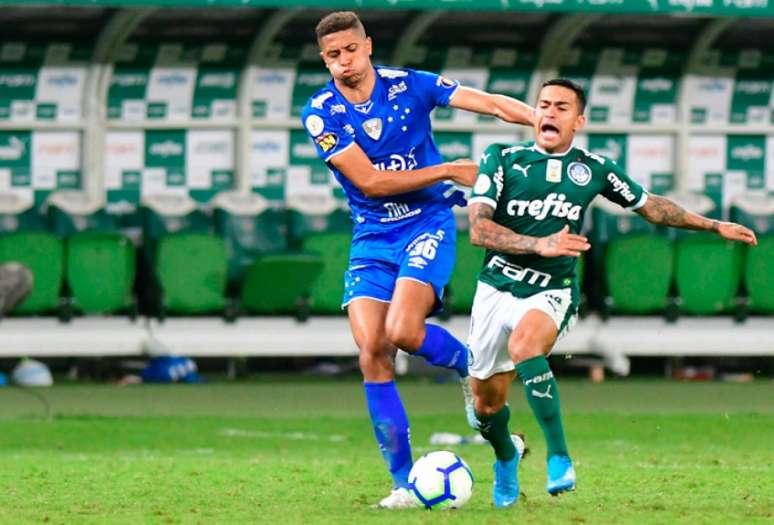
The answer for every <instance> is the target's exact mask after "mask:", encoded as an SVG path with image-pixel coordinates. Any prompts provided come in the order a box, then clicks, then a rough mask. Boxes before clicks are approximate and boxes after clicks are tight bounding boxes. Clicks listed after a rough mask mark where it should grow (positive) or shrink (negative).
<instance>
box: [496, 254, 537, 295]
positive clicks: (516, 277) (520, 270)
mask: <svg viewBox="0 0 774 525" xmlns="http://www.w3.org/2000/svg"><path fill="white" fill-rule="evenodd" d="M486 267H487V268H490V269H493V270H500V273H502V274H503V275H504V276H506V277H507V278H508V279H511V280H513V281H517V282H524V281H526V282H527V283H528V284H531V285H533V286H534V285H537V286H539V287H540V288H545V287H546V286H548V283H549V282H551V274H550V273H545V272H540V271H538V270H535V269H532V268H526V267H523V266H519V265H518V264H513V263H509V262H508V261H506V260H505V259H503V258H502V257H500V256H499V255H495V256H494V257H492V258H491V259H490V260H489V262H488V263H487V265H486Z"/></svg>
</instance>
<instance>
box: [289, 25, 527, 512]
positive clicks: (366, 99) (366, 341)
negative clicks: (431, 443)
mask: <svg viewBox="0 0 774 525" xmlns="http://www.w3.org/2000/svg"><path fill="white" fill-rule="evenodd" d="M316 36H317V42H318V44H319V46H320V56H321V57H322V60H323V62H325V66H326V67H327V68H328V70H329V71H330V73H331V76H332V77H333V79H332V80H331V81H330V82H328V84H327V85H326V86H325V87H324V88H323V89H321V90H320V91H318V92H317V93H315V95H314V96H312V97H311V98H310V99H309V101H308V102H307V104H306V106H305V107H304V110H303V112H302V115H301V120H302V123H303V126H304V128H305V129H306V131H307V133H308V134H309V136H310V138H311V139H312V141H313V142H314V144H315V147H316V149H317V153H318V155H319V156H320V158H322V159H323V160H324V161H325V162H326V163H327V165H328V167H329V168H330V169H331V170H332V171H333V174H334V176H335V177H336V179H337V180H338V181H339V183H340V184H341V185H342V187H343V188H344V191H345V193H346V194H347V198H348V201H349V205H350V208H351V209H352V218H353V221H354V223H355V225H354V230H353V237H352V247H351V250H350V260H349V268H348V269H347V270H346V272H345V275H344V280H345V288H344V298H343V301H342V306H343V307H346V308H347V313H348V315H349V321H350V326H351V329H352V335H353V337H354V339H355V342H356V344H357V346H358V348H359V350H360V369H361V371H362V373H363V378H364V387H365V396H366V400H367V403H368V411H369V414H370V417H371V421H372V423H373V428H374V433H375V436H376V440H377V441H378V443H379V447H380V449H381V451H382V454H383V455H384V458H385V461H386V463H387V466H388V468H389V471H390V474H391V475H392V478H393V490H392V491H391V493H390V494H389V495H388V496H387V497H385V498H384V499H382V500H381V502H379V506H380V507H383V508H402V507H409V506H414V505H415V503H414V500H413V498H412V497H411V495H410V493H409V491H408V490H407V487H408V473H409V471H410V470H411V466H412V457H411V446H410V443H409V425H408V419H407V417H406V411H405V409H404V407H403V403H402V401H401V399H400V396H399V394H398V390H397V389H396V387H395V382H394V370H393V360H394V357H395V352H396V348H400V349H402V350H404V351H407V352H410V353H412V354H415V355H418V356H421V357H423V358H424V359H426V360H427V361H428V362H429V363H431V364H433V365H438V366H444V367H447V368H451V369H455V370H457V371H458V372H459V374H460V377H461V378H462V381H463V391H464V392H465V393H466V394H467V395H466V405H467V406H466V413H467V414H468V417H469V422H471V423H472V424H474V423H475V420H472V421H471V419H470V418H474V417H475V415H474V414H473V407H472V396H471V395H470V391H469V388H470V387H469V384H468V383H466V379H467V376H468V362H467V356H468V352H467V348H466V347H465V345H464V344H463V343H461V342H460V341H458V340H457V339H456V338H455V337H454V336H452V335H451V334H450V333H449V332H448V331H446V330H445V329H444V328H442V327H440V326H438V325H433V324H426V323H425V319H426V318H427V317H428V316H429V315H431V314H433V313H435V312H437V311H438V310H440V308H441V306H442V297H443V288H444V286H445V285H446V283H447V282H448V280H449V277H450V275H451V272H452V269H453V266H454V255H455V241H456V229H455V221H454V216H453V214H452V212H451V207H452V206H455V205H464V204H465V200H464V198H463V197H462V192H461V191H460V190H458V189H456V188H455V187H454V186H453V185H452V184H449V183H448V182H447V181H453V182H455V183H457V184H460V185H463V186H471V185H472V184H473V182H474V180H475V177H476V174H477V172H478V167H477V165H476V164H475V163H474V162H472V161H468V160H460V161H456V162H447V163H444V162H442V158H441V155H440V153H439V152H438V148H437V147H436V145H435V143H434V142H433V138H432V132H431V129H430V112H431V111H432V109H433V108H435V107H436V106H452V107H455V108H459V109H464V110H468V111H473V112H476V113H480V114H486V115H493V116H496V117H498V118H500V119H501V120H504V121H506V122H510V123H515V124H525V125H530V124H531V123H532V118H533V114H534V110H533V108H532V107H531V106H529V105H527V104H524V103H522V102H520V101H517V100H515V99H513V98H510V97H506V96H503V95H492V94H489V93H484V92H482V91H478V90H475V89H471V88H467V87H462V86H460V85H459V84H458V83H456V82H454V81H452V80H449V79H446V78H444V77H441V76H438V75H435V74H432V73H428V72H423V71H415V70H411V69H403V68H391V67H382V66H373V65H372V64H371V59H370V56H371V49H372V47H371V46H372V43H371V39H370V38H369V37H367V36H366V33H365V29H364V27H363V24H362V23H361V21H360V19H359V18H358V17H357V15H356V14H355V13H353V12H335V13H331V14H330V15H328V16H326V17H324V18H323V19H322V20H321V21H320V22H319V23H318V25H317V27H316ZM471 278H472V276H471ZM466 386H467V388H465V387H466Z"/></svg>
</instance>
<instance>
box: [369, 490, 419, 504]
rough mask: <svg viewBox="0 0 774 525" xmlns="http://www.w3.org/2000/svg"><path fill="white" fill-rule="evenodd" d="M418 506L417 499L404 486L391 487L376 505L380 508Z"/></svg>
mask: <svg viewBox="0 0 774 525" xmlns="http://www.w3.org/2000/svg"><path fill="white" fill-rule="evenodd" d="M419 506H420V505H419V501H417V499H416V498H415V497H414V496H412V495H411V492H409V490H408V489H407V488H404V487H400V488H397V489H392V492H390V495H389V496H387V497H386V498H384V499H383V500H382V501H380V502H379V504H378V505H377V507H378V508H380V509H413V508H417V507H419Z"/></svg>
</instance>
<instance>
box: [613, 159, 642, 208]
mask: <svg viewBox="0 0 774 525" xmlns="http://www.w3.org/2000/svg"><path fill="white" fill-rule="evenodd" d="M603 169H604V170H605V171H604V174H605V185H604V188H603V189H602V195H603V196H604V197H605V198H606V199H607V200H609V201H612V202H614V203H616V204H618V205H619V206H621V207H622V208H625V209H627V210H631V211H634V210H636V209H638V208H641V207H642V206H643V205H644V204H645V201H647V200H648V192H647V191H645V189H644V188H643V187H642V186H640V185H639V184H637V183H636V182H634V181H633V180H632V179H631V178H630V177H629V176H628V175H627V174H626V173H625V172H624V170H623V169H621V168H620V167H619V166H618V165H617V164H615V163H614V162H613V161H611V160H610V159H607V160H605V164H604V165H603Z"/></svg>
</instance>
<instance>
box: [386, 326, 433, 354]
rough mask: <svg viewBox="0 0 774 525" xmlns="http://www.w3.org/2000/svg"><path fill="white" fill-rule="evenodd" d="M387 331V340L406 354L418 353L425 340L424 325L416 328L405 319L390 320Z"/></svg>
mask: <svg viewBox="0 0 774 525" xmlns="http://www.w3.org/2000/svg"><path fill="white" fill-rule="evenodd" d="M385 330H386V333H387V339H388V340H389V341H390V343H392V344H393V345H395V346H396V347H398V348H400V349H401V350H404V351H406V352H416V351H417V350H419V347H421V346H422V341H423V340H424V338H425V331H424V324H420V325H419V326H415V325H414V323H410V322H407V321H406V320H404V319H392V320H391V319H388V320H387V323H386V326H385Z"/></svg>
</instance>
